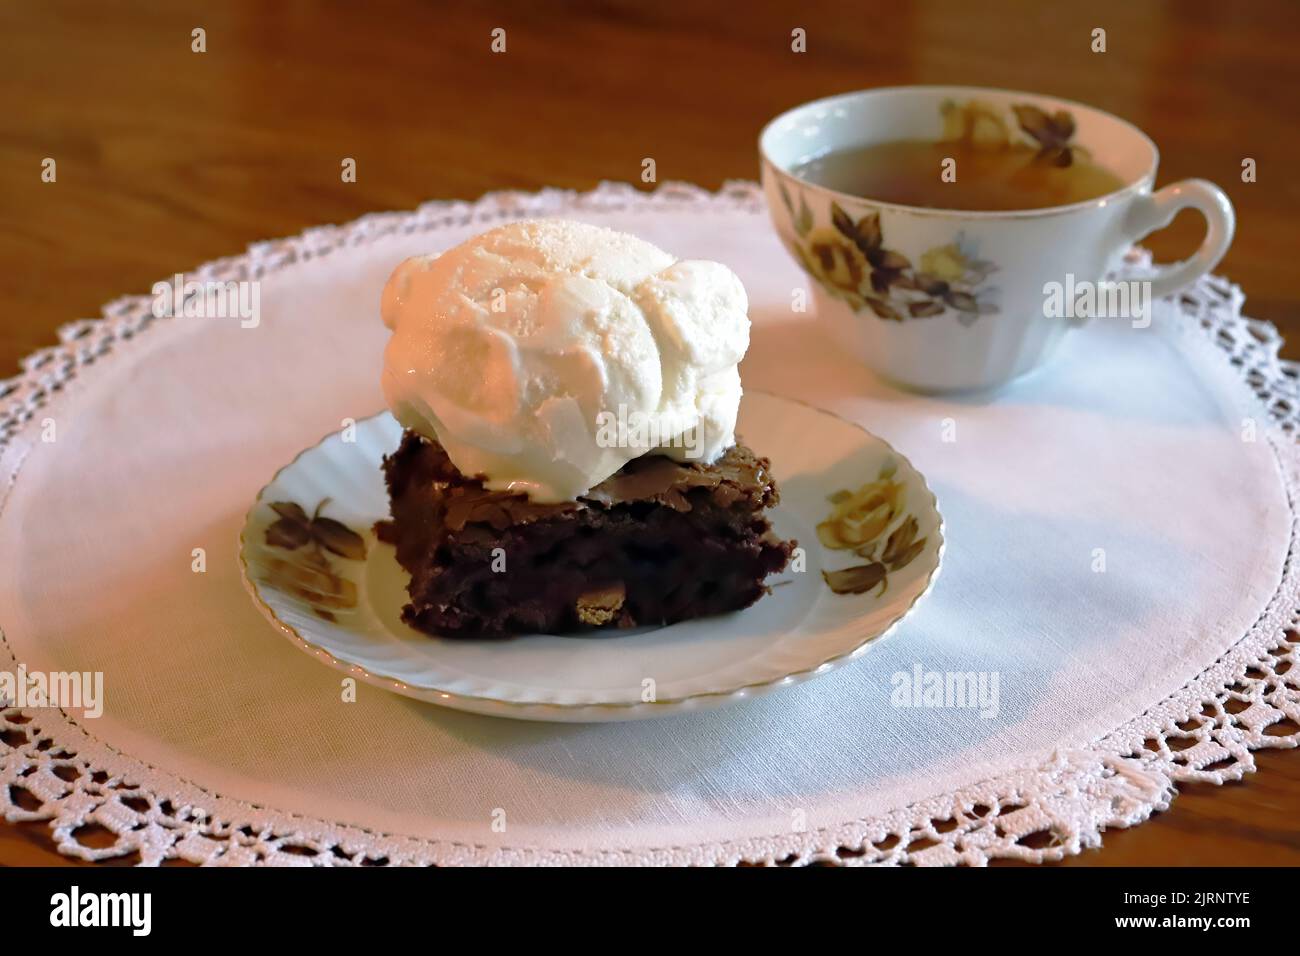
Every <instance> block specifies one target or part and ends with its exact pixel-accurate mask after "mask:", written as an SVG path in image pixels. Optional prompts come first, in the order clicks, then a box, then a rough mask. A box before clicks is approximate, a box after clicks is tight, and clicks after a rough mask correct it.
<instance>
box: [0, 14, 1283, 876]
mask: <svg viewBox="0 0 1300 956" xmlns="http://www.w3.org/2000/svg"><path fill="white" fill-rule="evenodd" d="M1298 21H1300V4H1296V3H1294V2H1292V0H1265V2H1259V0H1257V2H1251V3H1222V2H1203V0H1198V2H1172V0H1171V2H1165V3H1158V2H1145V0H1106V2H1096V0H1094V2H1090V3H1087V4H1082V3H1059V4H1058V3H1047V2H1038V0H1035V2H1024V3H970V2H918V3H906V2H901V0H899V2H890V3H883V2H876V0H871V2H856V3H839V4H833V3H820V2H818V3H799V4H777V3H745V4H721V3H719V4H713V3H708V2H704V3H700V2H694V3H662V4H660V3H644V2H639V0H638V2H613V0H611V2H604V3H596V4H576V3H572V4H570V3H551V4H532V3H528V4H525V3H518V4H508V3H489V2H474V3H415V2H411V3H397V2H367V3H345V2H308V0H284V2H254V0H229V2H224V3H216V2H213V3H210V4H200V3H187V2H164V0H152V2H127V3H120V4H102V3H91V2H85V3H69V2H64V0H44V2H35V0H11V2H6V3H4V4H2V5H0V37H2V38H3V39H2V40H0V45H2V46H0V49H2V50H3V56H0V116H3V117H4V120H3V122H2V123H0V309H2V310H3V311H2V313H0V378H4V377H5V376H7V375H9V374H11V373H12V372H13V371H16V366H17V363H18V361H19V360H20V359H21V358H22V357H23V356H24V355H26V354H28V353H30V352H31V351H33V350H35V349H37V348H40V347H42V346H46V345H50V344H53V343H54V342H55V341H56V338H55V329H56V328H57V327H58V326H59V325H60V324H62V323H65V322H68V321H70V320H72V319H76V318H82V317H90V316H95V315H97V314H98V311H99V307H100V305H101V304H102V303H104V302H106V301H108V300H110V299H112V298H114V297H116V296H118V295H121V294H125V293H142V292H146V291H147V290H148V289H149V287H150V286H151V285H152V283H153V282H154V281H155V280H156V279H159V278H162V277H165V276H170V275H171V274H173V273H174V272H177V271H184V270H188V269H190V268H192V267H193V266H195V265H197V264H199V263H201V262H203V261H205V260H208V259H212V258H215V257H218V256H224V255H230V254H232V253H237V252H239V251H241V250H242V249H243V248H244V246H245V245H246V244H248V243H249V242H252V241H255V240H259V239H264V238H270V237H275V236H281V235H286V234H290V233H293V232H296V231H299V230H301V229H303V228H306V227H308V226H312V225H317V224H320V223H328V222H344V221H347V220H349V219H352V218H355V217H356V216H359V215H362V214H363V213H366V212H371V211H374V210H383V209H408V208H411V207H413V206H415V205H416V204H418V203H419V202H421V201H423V200H426V199H434V198H465V199H470V198H474V197H476V196H478V195H480V194H482V193H483V192H486V191H488V190H494V189H503V188H514V189H528V190H531V189H538V188H540V187H542V186H547V185H550V186H561V187H569V188H574V189H588V188H591V187H592V186H594V185H595V184H596V183H597V182H599V181H600V180H604V179H610V180H624V181H636V180H637V179H638V178H639V176H640V173H641V163H642V160H643V159H644V158H647V157H650V158H653V159H654V160H655V163H656V166H657V172H658V177H659V179H660V180H667V179H681V180H688V181H691V182H695V183H699V184H701V185H703V186H707V187H711V188H713V187H717V186H719V185H720V184H721V183H722V182H723V181H724V180H726V179H732V178H754V177H756V175H757V160H756V153H755V137H756V135H757V133H758V130H759V128H760V127H761V126H762V125H763V123H764V122H765V121H766V120H768V119H769V118H770V117H772V116H773V115H775V114H776V113H778V112H780V111H782V110H784V109H786V108H788V107H791V106H793V105H796V104H798V103H800V102H802V101H805V100H808V99H812V98H816V97H820V96H825V95H828V94H831V93H836V92H843V91H847V90H852V89H858V88H863V87H869V86H879V85H889V84H901V83H965V84H975V85H991V86H1005V87H1012V88H1017V89H1025V90H1033V91H1041V92H1045V93H1051V94H1056V95H1061V96H1065V97H1069V98H1073V99H1078V100H1082V101H1085V102H1088V103H1091V104H1094V105H1096V106H1099V107H1102V108H1104V109H1107V110H1110V111H1112V112H1114V113H1117V114H1119V115H1120V116H1123V117H1125V118H1127V119H1129V120H1131V121H1133V122H1134V123H1136V124H1138V125H1139V126H1141V127H1142V128H1143V129H1145V130H1146V131H1147V132H1148V133H1149V134H1150V135H1151V136H1152V138H1153V139H1155V141H1156V142H1157V143H1158V145H1159V146H1160V149H1161V152H1162V165H1161V175H1160V180H1159V182H1160V183H1161V184H1163V183H1166V182H1171V181H1173V180H1176V179H1181V178H1184V177H1189V176H1199V177H1204V178H1207V179H1211V180H1214V181H1215V182H1217V183H1218V184H1219V185H1220V186H1222V187H1223V188H1224V189H1225V190H1226V191H1227V192H1228V194H1229V195H1230V197H1231V198H1232V201H1233V203H1234V204H1235V206H1236V209H1237V217H1238V225H1237V237H1236V241H1235V243H1234V245H1233V247H1232V250H1231V251H1230V252H1229V253H1228V256H1227V258H1226V259H1225V260H1224V262H1223V264H1222V265H1221V266H1220V267H1219V270H1218V271H1220V272H1222V273H1224V274H1226V275H1228V276H1230V277H1231V278H1232V279H1234V280H1235V281H1236V282H1238V283H1240V284H1241V285H1242V286H1243V287H1244V289H1245V290H1246V293H1247V297H1248V301H1247V311H1248V312H1250V313H1251V314H1252V315H1254V316H1257V317H1259V318H1265V319H1269V320H1271V321H1272V322H1274V323H1276V324H1277V325H1278V326H1279V327H1280V328H1281V329H1282V331H1283V333H1284V334H1285V335H1286V336H1287V338H1288V339H1289V340H1292V341H1293V342H1300V307H1298V305H1297V299H1298V297H1297V293H1296V283H1297V275H1296V269H1295V266H1294V262H1295V259H1296V253H1297V239H1296V236H1297V231H1296V222H1297V220H1298V219H1300V186H1298V185H1297V179H1296V176H1295V172H1294V161H1295V157H1296V156H1297V155H1298V154H1300V149H1298V148H1300V131H1298V128H1297V124H1296V122H1295V106H1294V98H1295V94H1296V91H1297V89H1300V57H1297V55H1296V52H1295V51H1296V47H1297V40H1298V39H1300V29H1298V26H1300V24H1298ZM197 27H201V28H203V29H204V30H205V31H206V44H207V51H206V52H205V53H195V52H192V50H191V31H192V30H194V29H195V28H197ZM496 27H501V28H504V29H505V30H506V39H507V46H506V52H505V53H504V54H494V53H493V52H492V51H491V50H490V46H489V44H490V40H491V37H490V33H491V31H492V30H493V29H494V28H496ZM796 27H801V28H803V29H804V30H806V31H807V52H806V53H802V54H800V53H794V52H792V51H791V31H792V30H793V29H794V28H796ZM1097 27H1101V28H1103V29H1105V30H1106V35H1107V50H1106V52H1105V53H1094V52H1092V51H1091V49H1090V42H1091V31H1092V30H1093V29H1094V28H1097ZM47 157H49V158H54V159H55V160H56V162H57V181H56V182H54V183H46V182H42V180H41V164H42V161H43V160H44V159H45V158H47ZM345 157H352V158H354V159H355V160H356V162H357V181H356V182H354V183H344V182H342V181H341V177H340V163H341V161H342V160H343V159H344V158H345ZM1246 158H1252V159H1254V160H1255V162H1256V166H1257V181H1255V182H1253V183H1247V182H1243V181H1242V177H1241V169H1242V162H1243V160H1244V159H1246ZM1202 229H1203V224H1202V222H1201V221H1200V220H1199V218H1198V217H1197V216H1196V215H1195V214H1192V213H1184V214H1183V215H1181V216H1180V217H1179V218H1178V219H1177V220H1176V221H1175V222H1174V224H1173V226H1172V227H1171V228H1169V229H1167V230H1165V231H1164V232H1162V233H1160V234H1158V235H1157V236H1155V237H1153V238H1152V239H1151V240H1150V241H1149V243H1148V244H1149V245H1150V246H1151V247H1152V248H1153V249H1154V250H1155V252H1156V255H1157V257H1158V258H1161V259H1170V258H1177V257H1182V256H1184V255H1187V254H1189V253H1190V252H1191V251H1192V250H1193V249H1194V248H1195V246H1196V245H1197V243H1198V242H1199V239H1200V236H1201V233H1202ZM1284 354H1287V355H1290V356H1297V357H1300V345H1296V344H1291V345H1288V346H1287V348H1286V350H1285V351H1284ZM1259 765H1260V768H1261V772H1260V773H1259V774H1258V775H1255V776H1253V777H1252V778H1251V779H1250V780H1249V781H1247V782H1245V783H1241V784H1234V785H1231V786H1227V787H1223V788H1214V787H1208V786H1207V787H1199V786H1198V787H1190V788H1187V789H1186V790H1185V791H1184V793H1183V795H1182V796H1181V797H1180V798H1179V799H1178V800H1177V801H1176V802H1175V804H1174V808H1173V809H1172V810H1171V811H1169V812H1167V813H1164V814H1161V815H1159V816H1158V817H1157V818H1156V819H1154V820H1153V821H1151V822H1149V823H1147V824H1145V825H1143V826H1141V827H1137V828H1135V829H1133V830H1129V831H1121V832H1113V833H1109V834H1107V835H1106V841H1105V847H1104V849H1102V850H1101V851H1093V852H1088V853H1085V854H1083V855H1082V856H1080V857H1078V858H1075V859H1074V860H1071V861H1069V863H1070V864H1071V865H1078V864H1102V865H1106V864H1137V863H1143V864H1158V863H1171V864H1185V863H1210V864H1232V863H1267V864H1290V865H1296V864H1300V756H1297V755H1295V754H1293V753H1285V752H1268V753H1264V754H1262V755H1260V759H1259ZM71 862H72V861H69V860H66V859H65V858H62V857H60V856H59V855H57V854H56V853H55V852H54V851H53V849H52V843H51V841H50V838H49V834H48V828H46V827H45V826H44V825H39V824H38V825H32V824H25V825H20V826H16V825H4V824H0V863H8V864H65V863H71Z"/></svg>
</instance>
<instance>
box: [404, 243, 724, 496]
mask: <svg viewBox="0 0 1300 956" xmlns="http://www.w3.org/2000/svg"><path fill="white" fill-rule="evenodd" d="M748 307H749V305H748V302H747V300H746V298H745V290H744V287H743V286H742V285H741V284H740V280H739V279H738V278H737V277H736V275H735V274H734V273H733V272H732V271H731V270H730V269H728V268H727V267H726V266H723V265H720V264H719V263H716V262H706V261H701V260H689V259H684V260H677V259H674V258H673V257H672V256H670V255H669V254H668V253H666V252H664V251H663V250H661V249H658V248H657V247H655V246H653V245H651V244H650V243H648V242H645V241H643V240H641V239H638V238H636V237H635V236H630V235H627V234H626V233H620V232H615V231H613V230H610V229H604V228H601V227H599V226H590V225H586V224H584V223H578V222H568V221H565V220H556V219H546V220H535V221H525V222H515V223H510V224H508V225H504V226H500V227H498V228H496V229H492V230H490V231H489V232H485V233H483V234H482V235H480V236H476V237H475V238H473V239H470V240H469V241H468V242H465V243H463V244H461V245H459V246H457V247H455V248H454V249H450V250H448V251H446V252H444V253H442V254H441V255H432V256H417V257H415V258H413V259H407V260H406V261H405V262H403V263H402V264H401V265H399V266H398V267H397V268H396V269H395V270H394V271H393V274H392V276H391V277H390V278H389V280H388V284H387V285H386V286H385V287H384V293H383V301H382V306H381V311H382V315H383V320H384V324H385V325H387V326H388V327H389V328H390V329H392V331H393V334H392V337H391V338H390V339H389V342H388V347H387V349H386V350H385V352H384V371H383V389H384V396H385V397H386V398H387V400H388V405H389V407H390V408H391V409H392V411H393V414H394V415H395V416H396V417H397V419H398V421H400V422H401V423H402V424H403V425H404V426H406V427H407V428H410V429H413V430H414V431H416V432H419V433H420V434H423V435H425V436H427V437H429V438H433V439H436V440H437V441H438V442H439V443H441V444H442V446H443V447H444V448H445V449H446V450H447V454H448V455H449V456H450V458H451V460H452V462H453V463H454V464H455V465H456V467H457V468H459V469H460V471H461V472H462V473H464V474H466V475H479V476H482V477H483V478H484V483H485V484H486V485H487V487H489V488H493V489H508V490H513V491H522V492H525V493H527V494H528V495H529V497H531V498H532V499H533V500H535V501H565V500H572V499H573V498H576V497H578V496H579V495H581V494H583V493H585V492H586V491H588V490H590V489H591V488H592V486H594V485H596V484H599V483H600V482H601V481H602V480H604V479H605V478H607V477H609V476H610V475H612V474H613V473H614V472H616V471H618V469H620V468H621V467H623V465H624V464H625V463H626V462H627V461H629V460H631V459H633V458H636V457H638V456H640V455H644V454H647V453H650V452H656V453H660V454H665V455H670V456H672V457H674V458H676V459H678V460H692V461H702V462H706V463H707V462H713V461H715V460H717V458H718V457H719V456H720V455H722V454H723V452H725V451H726V450H727V449H728V448H729V447H731V445H733V444H734V443H735V426H736V410H737V408H738V407H739V404H740V395H741V388H740V373H739V371H738V370H737V368H736V366H737V363H738V362H739V361H740V359H741V358H742V357H743V356H744V354H745V350H746V349H747V348H749V317H748V315H747V311H748Z"/></svg>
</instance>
